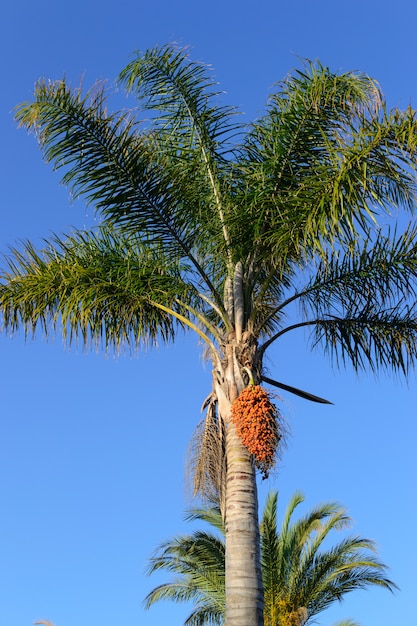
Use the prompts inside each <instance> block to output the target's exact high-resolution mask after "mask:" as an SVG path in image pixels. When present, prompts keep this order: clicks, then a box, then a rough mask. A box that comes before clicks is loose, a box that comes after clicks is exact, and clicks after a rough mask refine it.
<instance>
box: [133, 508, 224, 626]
mask: <svg viewBox="0 0 417 626" xmlns="http://www.w3.org/2000/svg"><path fill="white" fill-rule="evenodd" d="M212 513H213V512H212ZM218 514H219V515H220V512H219V513H218ZM200 515H201V513H199V512H194V513H193V516H196V517H197V518H200ZM203 517H204V515H203ZM208 517H209V518H211V517H212V515H210V514H209V515H208ZM214 517H216V515H214ZM161 569H162V570H165V571H169V572H172V573H174V574H178V575H179V576H178V577H177V578H175V579H174V580H173V581H172V582H170V583H166V584H163V585H160V586H158V587H156V588H155V589H154V590H152V591H151V593H149V594H148V595H147V597H146V598H145V601H144V604H145V607H146V608H149V607H150V606H152V604H154V603H155V602H158V601H160V600H173V601H175V602H187V601H192V602H193V603H194V605H195V609H194V610H193V612H192V613H191V615H190V616H189V617H188V618H187V620H186V622H185V624H187V625H188V626H197V624H222V623H223V614H224V605H225V593H224V584H225V583H224V570H225V553H224V543H223V541H221V540H220V539H219V538H217V537H215V536H214V535H212V534H210V533H205V532H195V533H193V535H191V536H190V537H177V538H174V539H173V540H171V541H169V542H166V543H164V544H162V545H161V546H160V547H159V548H158V549H157V550H156V552H155V555H154V556H153V557H152V558H151V559H150V565H149V568H148V574H151V573H153V572H155V571H157V570H161Z"/></svg>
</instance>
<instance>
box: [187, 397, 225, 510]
mask: <svg viewBox="0 0 417 626" xmlns="http://www.w3.org/2000/svg"><path fill="white" fill-rule="evenodd" d="M206 411H207V412H206V417H205V418H204V419H203V420H201V422H200V423H199V424H198V426H197V428H196V430H195V432H194V434H193V437H192V439H191V442H190V446H189V450H188V454H187V471H186V473H187V477H188V479H189V481H190V483H192V491H193V496H197V495H199V496H200V497H201V498H202V499H203V500H204V501H205V502H218V503H219V506H220V510H221V511H222V514H223V516H224V514H225V498H226V454H225V446H226V432H225V425H224V423H223V421H222V420H221V419H220V417H219V415H218V412H217V403H216V401H215V399H213V398H210V399H209V401H208V406H207V407H206Z"/></svg>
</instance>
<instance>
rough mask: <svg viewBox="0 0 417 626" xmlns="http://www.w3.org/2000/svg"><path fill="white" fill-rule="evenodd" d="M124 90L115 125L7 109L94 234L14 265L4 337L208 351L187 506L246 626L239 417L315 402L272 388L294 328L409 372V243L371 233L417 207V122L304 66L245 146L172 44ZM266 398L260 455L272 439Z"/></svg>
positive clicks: (130, 71) (251, 480) (210, 90)
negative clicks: (198, 501) (194, 511)
mask: <svg viewBox="0 0 417 626" xmlns="http://www.w3.org/2000/svg"><path fill="white" fill-rule="evenodd" d="M120 82H121V84H122V85H123V86H124V87H125V88H126V90H127V92H128V93H129V94H131V95H132V94H133V96H135V98H136V102H137V104H136V105H135V107H136V108H133V109H132V110H131V111H130V112H126V109H123V110H122V111H120V112H116V113H110V112H109V110H108V94H107V92H106V90H105V88H104V87H103V86H100V85H95V86H94V87H93V88H92V89H91V90H90V91H88V92H87V93H84V92H83V91H82V89H81V88H80V89H71V88H70V87H69V86H68V85H67V83H66V82H65V80H59V81H56V82H48V81H45V80H42V81H40V82H39V83H38V84H37V86H36V88H35V95H34V100H33V101H31V102H29V103H24V104H22V105H20V106H19V107H18V108H17V112H16V117H17V120H18V122H19V123H20V125H21V126H23V127H24V128H26V129H27V130H29V131H32V132H34V133H35V134H36V135H37V137H38V140H39V142H40V145H41V148H42V151H43V155H44V158H45V159H46V160H47V161H49V162H52V163H53V164H54V166H55V168H62V170H63V172H64V175H63V182H64V184H66V185H67V186H68V187H69V188H70V189H71V192H72V194H73V195H74V196H75V197H77V196H83V197H84V198H85V199H86V200H87V201H88V202H90V203H91V204H92V205H93V206H94V207H95V209H96V210H97V212H98V213H99V214H100V215H101V219H102V226H100V227H99V228H97V229H96V230H95V231H93V232H75V233H73V234H72V235H70V236H68V237H60V238H54V239H52V240H51V241H50V242H49V244H47V245H46V247H45V249H44V250H43V251H40V252H38V251H36V250H35V248H34V247H33V246H32V245H31V244H27V245H26V247H25V248H24V249H23V250H22V249H19V250H15V251H14V253H13V252H12V254H11V257H10V258H9V264H8V267H7V268H6V270H5V271H4V272H3V274H2V279H1V286H0V309H1V311H2V315H3V321H4V327H5V328H6V329H8V330H9V331H14V330H17V329H18V328H20V327H23V328H24V329H26V332H32V331H35V330H36V329H37V328H38V327H41V328H43V329H45V330H46V331H47V332H49V331H50V330H51V329H53V330H56V331H58V330H59V331H60V332H62V333H63V335H64V336H65V337H67V338H68V339H69V340H71V339H73V338H75V337H78V336H81V337H82V338H83V340H84V342H85V343H86V344H89V343H90V342H93V343H94V342H99V343H100V342H102V343H103V344H104V346H105V347H110V346H116V347H118V346H119V345H120V344H121V343H128V344H130V345H132V346H139V345H141V344H148V345H149V344H151V345H152V344H153V343H155V342H156V341H157V340H161V339H162V340H164V341H167V342H168V341H173V340H174V339H175V337H176V333H177V331H178V329H188V330H192V331H194V332H195V333H196V335H197V336H198V337H199V338H200V339H201V340H202V342H203V344H204V346H205V348H206V354H207V356H208V358H209V359H211V363H212V371H213V385H212V389H211V392H210V394H209V396H208V398H207V400H206V401H205V403H204V407H205V409H206V420H205V423H204V425H202V426H200V428H199V430H198V433H197V436H196V438H195V440H194V443H195V445H194V450H195V452H196V456H195V457H194V465H193V466H194V470H195V488H196V490H197V492H200V493H202V494H203V495H204V494H206V495H207V496H208V497H211V496H212V494H213V492H215V493H218V494H219V497H220V502H221V508H222V511H223V515H224V516H225V519H226V597H227V608H226V613H227V619H226V621H227V624H228V626H254V625H257V626H258V625H260V624H262V623H263V617H262V616H263V590H262V576H261V569H260V553H259V527H258V519H257V509H258V505H257V489H256V469H257V466H258V467H260V469H261V471H263V473H264V474H267V473H268V470H269V468H270V464H271V462H272V461H271V458H272V457H271V455H269V456H267V457H263V460H262V458H261V459H260V458H258V457H256V455H254V454H252V453H251V451H254V449H256V446H257V443H259V442H257V441H256V437H255V438H252V443H254V447H250V446H249V444H248V442H247V441H248V439H247V434H248V433H246V434H245V439H244V440H245V441H246V444H245V445H244V444H243V439H241V437H240V435H239V434H238V429H237V427H236V424H235V421H233V419H232V418H233V416H232V406H234V403H235V402H236V401H237V399H238V398H241V397H242V392H243V391H246V388H247V386H248V384H249V385H250V388H251V387H253V389H254V390H255V389H256V391H257V392H259V391H260V389H259V384H260V383H262V382H264V383H267V384H271V385H275V386H277V387H281V388H284V389H286V390H288V391H291V392H293V393H298V394H299V395H301V396H303V397H305V398H308V399H310V400H314V401H322V402H326V400H323V399H321V398H318V397H317V396H313V395H312V394H309V393H306V392H303V391H301V390H297V389H295V388H294V387H291V386H290V385H288V384H286V383H285V384H284V383H281V382H279V381H276V380H273V379H272V378H269V377H267V376H266V372H265V368H264V365H263V363H264V356H265V353H266V351H267V349H268V348H269V347H270V346H271V345H273V344H275V343H276V342H277V341H279V339H280V338H281V337H282V336H283V335H284V334H286V333H288V332H290V331H293V330H296V329H298V328H300V327H304V329H306V330H310V331H311V337H312V339H313V343H314V344H321V345H322V346H324V348H325V349H326V350H327V351H328V352H329V353H330V354H331V355H333V356H335V357H336V361H338V362H339V363H341V364H343V362H345V361H347V362H350V363H352V364H353V367H354V368H355V369H357V370H361V369H362V368H364V369H366V368H367V367H369V368H370V369H371V370H374V369H377V368H380V367H382V368H383V367H385V368H388V369H391V370H394V371H401V372H404V373H405V374H406V373H407V371H408V369H409V368H410V366H412V365H414V363H415V358H416V354H417V322H416V311H415V307H414V305H413V302H414V301H415V294H416V273H417V268H416V262H415V258H416V241H417V240H416V235H417V232H416V227H413V226H409V227H408V228H407V229H406V231H405V232H404V233H398V234H397V232H396V231H395V228H394V230H391V231H390V230H388V231H383V230H380V229H378V223H377V217H378V214H379V213H381V212H382V213H384V214H388V213H389V212H390V211H391V210H392V209H395V208H396V207H400V208H402V209H404V210H410V211H411V210H413V209H414V208H415V206H416V185H415V177H414V172H415V165H416V162H415V155H416V141H417V132H416V131H417V123H416V119H415V112H414V111H413V110H412V109H411V108H408V109H407V110H405V111H404V112H402V111H399V110H393V111H389V110H387V108H386V105H385V102H384V99H383V96H382V94H381V92H380V89H379V88H378V85H377V84H376V82H375V81H374V80H372V79H370V78H369V77H367V76H365V75H363V74H360V73H351V72H347V73H342V74H334V73H332V72H331V71H330V70H329V69H328V68H327V67H323V66H321V65H320V64H318V63H317V64H312V63H306V64H305V67H304V68H303V69H302V70H300V71H295V72H294V73H293V74H291V75H289V76H288V77H287V78H286V79H285V80H284V81H283V82H281V83H279V84H278V85H277V87H276V89H275V92H274V93H273V95H272V96H271V99H270V102H269V105H268V108H267V110H266V113H265V115H264V116H263V117H261V118H260V119H259V120H258V121H256V122H255V123H254V124H253V125H252V126H250V127H248V128H245V127H243V126H242V125H241V124H240V123H239V121H238V120H239V118H237V117H236V111H235V110H234V109H232V108H230V107H227V106H223V105H222V104H221V102H220V95H219V92H218V90H217V87H215V83H213V81H212V79H211V75H210V72H209V70H208V69H207V68H206V67H205V66H204V65H202V64H201V63H196V62H193V61H192V60H190V58H189V57H188V55H187V53H186V52H185V51H182V50H178V49H176V48H175V47H173V46H164V47H158V48H155V49H152V50H148V51H146V52H145V53H143V54H141V53H137V54H136V55H135V57H134V58H133V60H132V61H131V63H129V65H128V66H127V67H126V68H125V69H124V70H123V71H122V73H121V75H120ZM141 119H142V120H146V121H141ZM297 304H298V308H295V305H297ZM249 396H250V394H249ZM249 396H248V394H247V395H246V396H245V400H246V401H247V402H248V403H249V404H250V403H251V398H250V397H249ZM254 397H255V396H254ZM264 400H265V398H264V399H263V400H262V402H263V404H261V405H259V406H263V407H266V409H265V408H264V409H262V410H264V413H263V414H262V411H261V417H262V416H263V417H266V418H267V419H265V420H264V422H263V424H264V430H263V431H262V433H263V439H262V445H263V446H264V445H267V446H268V445H269V447H270V448H271V446H272V443H273V444H274V446H276V444H277V442H278V441H279V437H280V433H279V431H278V427H277V424H276V421H274V420H275V418H276V417H277V415H276V411H275V413H274V410H273V407H272V405H271V404H269V405H268V404H267V403H266V404H265V402H264ZM252 404H254V403H253V402H252ZM259 406H258V409H259ZM249 408H250V409H251V410H252V408H253V406H252V407H249ZM255 408H256V407H255ZM240 409H242V406H241V407H240ZM241 412H242V411H241ZM255 413H256V411H255ZM247 414H248V415H249V414H251V413H250V411H249V409H248V411H247ZM258 414H259V411H258ZM243 416H244V417H245V411H244V410H243ZM236 419H238V418H236ZM236 423H237V422H236ZM267 427H268V428H269V431H268V432H269V433H270V435H271V441H272V443H271V442H268V436H266V434H265V433H266V432H267V430H266V429H267ZM239 432H240V433H241V434H242V431H239ZM249 434H251V433H249ZM252 435H253V432H252ZM253 439H254V441H253ZM258 447H260V445H259V446H258ZM273 451H274V450H273V449H272V452H273ZM269 452H271V450H270V451H269ZM265 458H266V460H265ZM243 581H244V582H243Z"/></svg>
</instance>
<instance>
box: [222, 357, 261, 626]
mask: <svg viewBox="0 0 417 626" xmlns="http://www.w3.org/2000/svg"><path fill="white" fill-rule="evenodd" d="M228 352H229V353H228V359H227V362H228V365H227V371H226V372H225V379H226V380H227V388H228V392H227V396H228V397H227V398H225V394H224V393H222V392H224V387H223V390H222V392H220V390H219V393H218V394H217V396H218V400H219V405H218V406H219V412H220V415H221V417H222V419H223V420H224V423H225V424H226V458H227V475H226V498H225V526H226V619H225V626H263V623H264V621H263V585H262V572H261V565H260V538H259V522H258V495H257V486H256V474H255V468H254V466H253V462H252V458H251V455H250V453H249V452H248V450H247V449H246V447H245V446H244V445H243V444H242V443H241V440H240V438H239V437H238V435H237V433H236V428H235V425H234V424H233V422H232V421H231V414H230V406H231V403H232V402H233V400H234V399H235V398H236V397H237V396H238V395H239V393H240V391H242V388H243V381H242V378H241V374H240V372H237V371H236V367H237V364H236V359H235V358H234V355H232V354H231V352H233V348H231V351H228ZM219 396H220V397H219Z"/></svg>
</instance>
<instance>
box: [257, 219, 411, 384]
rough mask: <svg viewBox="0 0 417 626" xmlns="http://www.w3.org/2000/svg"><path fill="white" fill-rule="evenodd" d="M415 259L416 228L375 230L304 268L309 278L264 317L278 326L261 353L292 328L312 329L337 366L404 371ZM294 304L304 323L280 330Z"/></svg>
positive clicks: (408, 359)
mask: <svg viewBox="0 0 417 626" xmlns="http://www.w3.org/2000/svg"><path fill="white" fill-rule="evenodd" d="M416 259H417V228H416V227H415V226H414V225H410V226H409V227H408V228H407V229H406V230H405V231H404V232H403V233H402V234H401V235H397V234H396V232H393V233H390V232H389V231H388V233H387V234H383V233H378V234H377V235H376V236H375V237H374V238H373V239H372V240H371V239H369V240H367V241H360V240H359V241H357V242H355V244H352V246H351V247H350V248H349V249H348V250H346V251H344V252H343V253H342V252H341V251H340V250H336V251H333V252H331V253H330V252H328V253H327V254H326V255H324V257H323V258H322V259H321V260H320V262H319V263H318V264H317V265H316V264H314V265H312V266H310V267H306V269H305V272H307V271H309V272H310V273H311V274H312V278H311V280H310V281H309V282H307V284H306V285H305V286H303V287H301V288H300V289H299V291H296V290H295V291H292V293H291V292H290V293H291V295H290V297H289V298H288V299H285V298H284V299H283V300H282V301H281V303H280V304H279V306H278V307H276V309H275V310H271V311H270V313H269V314H267V316H269V317H270V319H269V321H268V323H269V324H270V325H271V326H274V325H280V327H279V330H278V331H277V332H276V333H275V334H272V336H271V337H270V338H268V339H267V340H266V341H265V342H264V344H263V345H262V347H261V351H264V350H266V349H267V348H268V346H269V345H270V344H271V343H273V342H274V341H276V340H277V339H278V338H279V337H280V336H282V335H283V334H285V333H287V332H289V331H290V330H293V329H296V328H300V327H310V328H311V329H312V337H313V341H314V345H316V344H319V343H320V344H322V345H323V346H324V348H325V350H327V351H328V352H329V353H330V354H331V356H333V358H334V360H335V362H336V363H337V364H345V363H346V362H347V361H349V362H350V363H351V364H352V365H353V367H354V368H355V369H361V368H362V369H366V368H370V369H371V370H377V369H378V368H387V369H388V368H389V369H392V370H394V371H395V370H397V371H401V372H403V373H404V374H406V373H407V372H408V370H409V369H410V368H411V367H412V366H413V364H414V356H413V355H414V354H415V350H416V348H417V308H416V306H415V304H414V303H415V301H416V298H417V260H416ZM299 276H300V277H301V278H302V277H303V275H302V274H301V273H299ZM293 303H298V305H299V307H300V313H301V321H299V322H296V323H295V324H294V325H290V326H285V325H284V324H283V323H282V320H283V319H284V318H283V314H284V312H285V310H286V308H287V307H290V306H291V305H292V304H293ZM266 319H267V318H266Z"/></svg>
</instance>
